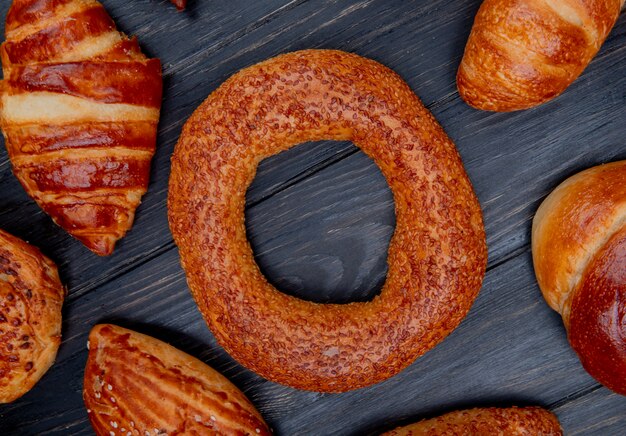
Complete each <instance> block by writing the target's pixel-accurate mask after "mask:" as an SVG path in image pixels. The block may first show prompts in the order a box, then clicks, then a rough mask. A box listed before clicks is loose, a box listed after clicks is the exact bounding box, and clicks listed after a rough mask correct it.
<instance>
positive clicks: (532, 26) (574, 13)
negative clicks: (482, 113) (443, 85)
mask: <svg viewBox="0 0 626 436" xmlns="http://www.w3.org/2000/svg"><path fill="white" fill-rule="evenodd" d="M622 4H623V0H608V1H607V0H560V1H548V0H485V1H484V2H483V4H482V5H481V7H480V9H479V11H478V14H477V16H476V20H475V21H474V26H473V28H472V32H471V34H470V37H469V40H468V42H467V46H466V48H465V55H464V56H463V60H462V61H461V66H460V67H459V71H458V74H457V85H458V88H459V93H460V94H461V97H462V98H463V99H464V100H465V101H466V102H467V103H468V104H469V105H471V106H473V107H475V108H477V109H483V110H490V111H498V112H503V111H514V110H520V109H527V108H530V107H533V106H536V105H539V104H541V103H544V102H546V101H548V100H550V99H552V98H554V97H556V96H557V95H559V94H560V93H562V92H563V91H564V90H565V89H566V88H567V87H568V86H569V85H570V84H571V83H572V82H573V81H574V80H575V79H576V78H577V77H578V76H579V75H580V74H581V73H582V72H583V70H584V69H585V68H586V67H587V65H588V64H589V62H591V60H592V59H593V57H594V56H595V55H596V53H597V52H598V50H599V49H600V47H601V46H602V43H603V42H604V40H605V39H606V37H607V36H608V34H609V32H610V31H611V28H612V27H613V25H614V24H615V22H616V21H617V17H618V16H619V12H620V8H621V5H622Z"/></svg>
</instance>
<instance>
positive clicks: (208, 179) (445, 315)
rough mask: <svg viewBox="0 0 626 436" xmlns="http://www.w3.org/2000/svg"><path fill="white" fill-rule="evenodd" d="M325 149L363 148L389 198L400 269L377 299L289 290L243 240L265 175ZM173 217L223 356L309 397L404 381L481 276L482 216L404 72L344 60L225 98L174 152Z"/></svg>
mask: <svg viewBox="0 0 626 436" xmlns="http://www.w3.org/2000/svg"><path fill="white" fill-rule="evenodd" d="M325 139H326V140H350V141H352V142H354V143H355V144H356V145H358V146H359V147H361V149H362V150H363V151H364V152H365V153H367V154H368V155H369V156H370V157H371V158H372V159H373V160H374V161H375V162H376V163H377V164H378V166H379V167H380V169H381V170H382V172H383V174H384V175H385V177H386V179H387V181H388V183H389V186H390V187H391V190H392V191H393V193H394V198H395V206H396V217H397V224H396V231H395V234H394V236H393V238H392V240H391V244H390V246H389V255H388V262H389V273H388V277H387V282H386V284H385V286H384V287H383V290H382V292H381V294H380V295H379V296H378V297H376V298H374V299H373V300H372V301H370V302H365V303H352V304H314V303H311V302H308V301H303V300H300V299H298V298H294V297H292V296H288V295H285V294H283V293H281V292H280V291H278V290H277V289H275V288H274V287H273V286H272V285H271V284H269V283H268V282H267V280H266V279H265V277H264V276H263V275H262V274H261V272H260V270H259V268H258V266H257V264H256V263H255V261H254V255H253V253H252V249H251V247H250V244H249V243H248V241H247V239H246V228H245V225H244V206H245V195H246V189H247V188H248V186H249V185H250V183H251V182H252V179H253V178H254V176H255V172H256V168H257V164H258V163H259V162H260V161H261V160H262V159H264V158H266V157H268V156H271V155H273V154H276V153H279V152H281V151H283V150H286V149H288V148H290V147H292V146H294V145H296V144H298V143H301V142H305V141H317V140H325ZM168 209H169V221H170V227H171V229H172V232H173V234H174V238H175V240H176V243H177V244H178V247H179V248H180V254H181V258H182V264H183V267H184V269H185V271H186V273H187V279H188V282H189V286H190V288H191V291H192V293H193V296H194V298H195V300H196V302H197V303H198V305H199V307H200V310H201V311H202V314H203V315H204V317H205V319H206V321H207V323H208V324H209V327H210V328H211V330H212V331H213V333H214V335H215V336H216V338H217V339H218V341H219V342H220V344H221V345H222V346H223V347H224V348H225V349H226V350H227V351H228V352H229V353H230V354H231V355H232V356H233V357H234V358H235V359H237V360H238V361H240V362H241V363H242V364H244V365H245V366H247V367H248V368H250V369H252V370H253V371H256V372H257V373H259V374H260V375H262V376H264V377H266V378H268V379H270V380H272V381H275V382H278V383H283V384H286V385H289V386H292V387H295V388H299V389H306V390H313V391H324V392H342V391H348V390H351V389H357V388H360V387H363V386H367V385H371V384H374V383H377V382H380V381H382V380H385V379H387V378H389V377H391V376H393V375H395V374H397V373H398V372H399V371H401V370H402V369H403V368H405V367H407V366H408V365H410V364H411V363H412V362H413V361H414V360H415V359H416V358H417V357H418V356H420V355H422V354H424V353H425V352H426V351H428V350H430V349H431V348H433V347H434V346H435V345H437V344H438V343H439V342H441V341H442V340H443V339H444V338H445V337H446V336H447V335H448V334H449V333H450V332H451V331H452V330H454V329H455V328H456V326H457V325H458V324H459V323H460V322H461V320H462V319H463V318H464V317H465V315H466V314H467V312H468V311H469V309H470V306H471V305H472V302H473V301H474V299H475V297H476V295H477V294H478V291H479V289H480V286H481V283H482V279H483V276H484V272H485V263H486V258H487V251H486V247H485V233H484V228H483V222H482V214H481V210H480V206H479V204H478V201H477V199H476V196H475V195H474V192H473V190H472V185H471V183H470V181H469V179H468V177H467V174H466V173H465V170H464V168H463V164H462V163H461V159H460V157H459V155H458V153H457V150H456V148H455V146H454V144H453V143H452V141H451V140H450V139H449V138H448V137H447V136H446V134H445V132H444V131H443V129H442V128H441V127H440V126H439V124H437V122H436V121H435V119H434V118H433V116H432V115H431V114H430V113H429V112H428V110H427V109H425V108H424V106H423V105H422V103H421V102H420V100H419V99H418V98H417V96H416V95H415V94H414V93H413V91H412V90H411V89H410V88H409V87H408V86H407V84H406V83H405V82H404V81H403V80H402V79H401V78H400V77H399V76H398V75H396V74H395V73H394V72H393V71H391V70H390V69H388V68H386V67H384V66H383V65H381V64H379V63H377V62H374V61H372V60H369V59H364V58H362V57H360V56H357V55H353V54H349V53H344V52H340V51H332V50H305V51H300V52H295V53H289V54H285V55H282V56H278V57H276V58H273V59H270V60H268V61H265V62H262V63H260V64H257V65H254V66H252V67H249V68H246V69H244V70H242V71H240V72H239V73H237V74H235V75H234V76H233V77H231V78H230V79H229V80H227V81H226V82H225V83H224V84H223V85H222V86H220V87H219V88H218V89H217V90H216V91H214V92H213V94H211V96H210V97H209V98H208V99H207V100H206V101H205V102H204V103H203V104H202V105H201V106H200V107H199V108H198V109H197V110H196V112H195V113H194V114H193V116H192V117H191V118H190V120H189V121H188V122H187V124H186V125H185V127H184V129H183V133H182V135H181V137H180V140H179V142H178V144H177V146H176V151H175V153H174V156H173V158H172V175H171V178H170V190H169V199H168Z"/></svg>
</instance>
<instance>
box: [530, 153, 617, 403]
mask: <svg viewBox="0 0 626 436" xmlns="http://www.w3.org/2000/svg"><path fill="white" fill-rule="evenodd" d="M532 249H533V261H534V265H535V273H536V275H537V281H538V283H539V287H540V288H541V291H542V292H543V296H544V297H545V299H546V301H547V302H548V304H549V305H550V307H552V308H553V309H554V310H556V311H557V312H559V313H560V314H561V315H562V317H563V322H564V323H565V326H566V327H567V330H568V336H569V340H570V343H571V345H572V347H573V348H574V350H576V352H577V353H578V356H579V357H580V359H581V362H582V363H583V366H584V367H585V369H586V370H587V371H588V372H589V373H590V374H591V375H592V376H593V377H595V378H596V379H597V380H598V381H599V382H600V383H602V384H604V385H605V386H607V387H608V388H610V389H612V390H614V391H616V392H618V393H621V394H624V395H626V332H625V331H624V327H623V326H624V319H626V161H619V162H613V163H610V164H606V165H600V166H597V167H593V168H590V169H588V170H585V171H583V172H581V173H578V174H576V175H574V176H572V177H570V178H569V179H567V180H566V181H564V182H563V183H561V184H560V185H559V186H558V187H557V188H556V189H555V190H554V191H553V192H552V193H551V194H550V195H549V196H548V197H547V198H546V199H545V200H544V202H543V203H542V205H541V207H540V208H539V210H538V211H537V214H536V215H535V219H534V221H533V234H532Z"/></svg>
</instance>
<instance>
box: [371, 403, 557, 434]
mask: <svg viewBox="0 0 626 436" xmlns="http://www.w3.org/2000/svg"><path fill="white" fill-rule="evenodd" d="M562 434H563V431H562V430H561V425H560V424H559V421H558V420H557V418H556V416H554V415H553V414H552V413H550V412H548V411H547V410H545V409H542V408H541V407H524V408H518V407H509V408H502V409H501V408H495V407H492V408H485V409H470V410H461V411H458V412H451V413H446V414H445V415H442V416H439V417H437V418H433V419H427V420H424V421H421V422H418V423H416V424H412V425H408V426H406V427H401V428H398V429H395V430H392V431H390V432H388V433H384V434H383V435H382V436H418V435H429V436H451V435H454V436H477V435H501V436H516V435H519V436H525V435H543V436H561V435H562Z"/></svg>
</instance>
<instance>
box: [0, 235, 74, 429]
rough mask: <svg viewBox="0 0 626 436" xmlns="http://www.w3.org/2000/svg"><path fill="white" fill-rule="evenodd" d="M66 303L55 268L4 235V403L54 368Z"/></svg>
mask: <svg viewBox="0 0 626 436" xmlns="http://www.w3.org/2000/svg"><path fill="white" fill-rule="evenodd" d="M64 298H65V289H64V288H63V285H61V281H60V280H59V274H58V272H57V268H56V266H55V265H54V263H52V261H51V260H50V259H48V258H47V257H46V256H44V255H43V254H41V252H40V251H39V250H38V249H37V248H35V247H33V246H32V245H29V244H27V243H26V242H24V241H22V240H20V239H18V238H16V237H15V236H11V235H9V234H8V233H6V232H3V231H2V230H0V403H10V402H11V401H14V400H16V399H17V398H19V397H21V396H22V395H24V394H25V393H26V392H28V391H29V390H30V389H31V388H32V387H33V386H34V385H35V383H37V381H39V379H40V378H41V377H42V376H43V375H44V374H45V373H46V371H48V368H50V366H51V365H52V363H53V362H54V358H55V357H56V354H57V350H58V349H59V344H60V343H61V306H62V305H63V299H64ZM0 427H2V425H1V424H0Z"/></svg>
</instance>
